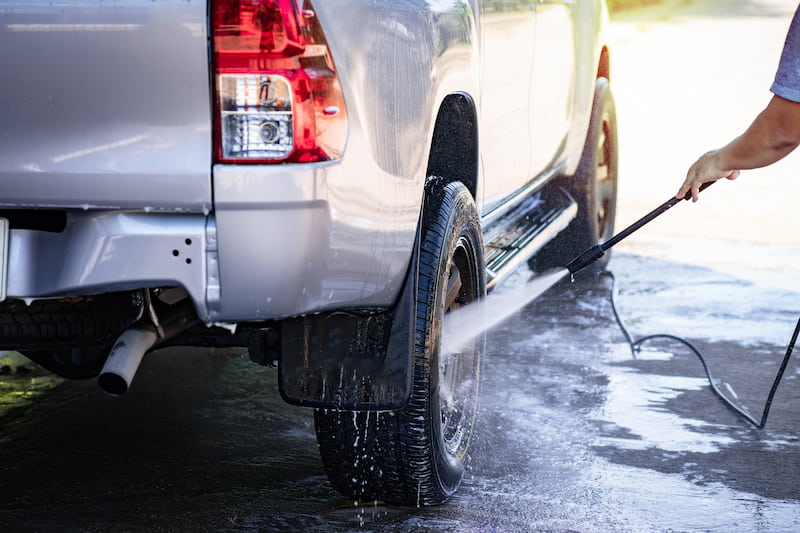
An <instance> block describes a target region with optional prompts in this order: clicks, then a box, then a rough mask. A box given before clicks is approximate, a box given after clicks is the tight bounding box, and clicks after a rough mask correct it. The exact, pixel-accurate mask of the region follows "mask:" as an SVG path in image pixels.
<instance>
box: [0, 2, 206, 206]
mask: <svg viewBox="0 0 800 533" xmlns="http://www.w3.org/2000/svg"><path fill="white" fill-rule="evenodd" d="M0 72H2V84H1V85H0V205H4V206H21V205H35V206H53V207H82V208H94V207H101V208H123V209H157V210H160V209H164V210H185V211H207V210H208V209H209V208H210V206H211V175H210V172H211V171H210V169H211V114H210V96H209V73H208V47H207V30H206V3H205V2H203V1H201V2H197V1H191V0H189V1H186V0H183V1H158V2H155V1H153V2H151V1H147V2H144V1H140V0H121V1H113V2H104V1H101V0H89V1H83V2H50V1H43V0H16V1H7V0H0Z"/></svg>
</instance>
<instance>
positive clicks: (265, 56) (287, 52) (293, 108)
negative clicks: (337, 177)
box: [211, 0, 347, 163]
mask: <svg viewBox="0 0 800 533" xmlns="http://www.w3.org/2000/svg"><path fill="white" fill-rule="evenodd" d="M300 3H302V8H301V7H300V6H298V4H300ZM211 24H212V28H211V36H212V50H213V61H214V84H215V117H214V120H215V124H214V152H215V160H216V161H217V162H224V163H246V162H252V163H275V162H290V161H291V162H312V161H327V160H330V159H337V158H339V157H340V156H341V153H342V150H343V149H344V143H345V139H346V136H347V114H346V111H345V107H344V99H343V97H342V90H341V87H340V85H339V79H338V78H337V76H336V69H335V67H334V64H333V59H332V58H331V55H330V51H329V50H328V44H327V41H326V40H325V35H324V34H323V32H322V28H321V27H320V24H319V21H318V20H317V17H316V12H315V11H314V8H313V7H312V6H311V4H310V2H308V1H307V0H216V1H215V2H214V3H213V7H212V14H211Z"/></svg>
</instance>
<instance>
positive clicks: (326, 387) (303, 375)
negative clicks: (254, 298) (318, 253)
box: [278, 235, 419, 411]
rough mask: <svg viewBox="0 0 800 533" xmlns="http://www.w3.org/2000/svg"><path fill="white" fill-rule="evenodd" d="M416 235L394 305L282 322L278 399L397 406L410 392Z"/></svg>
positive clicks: (327, 405) (345, 406)
mask: <svg viewBox="0 0 800 533" xmlns="http://www.w3.org/2000/svg"><path fill="white" fill-rule="evenodd" d="M418 243H419V235H418V236H417V240H416V241H415V243H414V254H413V256H412V261H411V265H410V267H409V269H408V274H407V275H406V280H405V282H404V284H403V290H402V292H401V294H400V298H399V299H398V301H397V304H396V305H395V306H394V307H393V308H392V309H389V310H387V311H382V312H372V313H370V312H368V311H364V312H341V311H338V312H333V313H322V314H317V315H310V316H305V317H299V318H294V319H290V320H284V321H282V322H281V350H280V358H279V363H278V381H279V386H280V393H281V396H282V397H283V399H284V400H285V401H286V402H288V403H290V404H293V405H300V406H305V407H315V408H319V409H341V410H381V411H385V410H396V409H400V408H402V407H403V406H405V404H406V403H407V402H408V399H409V398H410V396H411V374H412V371H413V364H414V333H415V328H414V325H415V314H416V300H417V263H418Z"/></svg>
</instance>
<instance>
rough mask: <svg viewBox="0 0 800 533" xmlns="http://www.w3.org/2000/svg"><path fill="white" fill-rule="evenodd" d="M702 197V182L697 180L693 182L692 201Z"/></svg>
mask: <svg viewBox="0 0 800 533" xmlns="http://www.w3.org/2000/svg"><path fill="white" fill-rule="evenodd" d="M699 198H700V184H699V183H697V182H695V183H693V184H692V202H696V201H697V200H698V199H699Z"/></svg>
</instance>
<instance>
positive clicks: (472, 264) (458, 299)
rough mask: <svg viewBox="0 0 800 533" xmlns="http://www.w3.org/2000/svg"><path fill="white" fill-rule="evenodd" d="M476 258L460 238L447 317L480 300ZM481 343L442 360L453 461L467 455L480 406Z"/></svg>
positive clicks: (442, 398)
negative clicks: (450, 313) (476, 413)
mask: <svg viewBox="0 0 800 533" xmlns="http://www.w3.org/2000/svg"><path fill="white" fill-rule="evenodd" d="M475 257H476V256H475V250H474V248H473V246H472V244H471V243H470V241H469V240H468V239H467V238H466V237H461V238H460V239H459V240H458V242H457V243H456V247H455V250H454V252H453V255H452V258H451V260H450V268H449V274H448V279H447V286H446V288H445V302H444V308H445V313H448V312H451V311H454V310H456V309H458V308H459V307H461V306H463V305H466V304H468V303H470V302H472V301H474V300H476V299H477V298H478V297H479V292H478V291H479V289H478V282H477V279H478V275H477V274H478V273H477V272H476V271H475V269H476V261H475ZM478 342H480V339H476V340H475V341H473V342H472V343H470V344H468V345H467V346H466V347H465V348H464V349H463V350H461V351H459V352H458V353H453V354H444V353H443V354H440V358H439V383H438V387H437V392H438V399H439V405H440V412H441V432H442V440H443V443H444V447H445V450H446V451H447V454H448V455H449V456H450V457H452V458H454V459H458V458H460V457H461V456H462V455H463V454H464V453H466V449H467V445H468V442H469V436H470V432H471V429H472V421H473V419H474V414H475V409H476V405H477V380H478V376H477V372H478V367H477V361H478V357H479V351H478V349H477V343H478Z"/></svg>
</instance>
